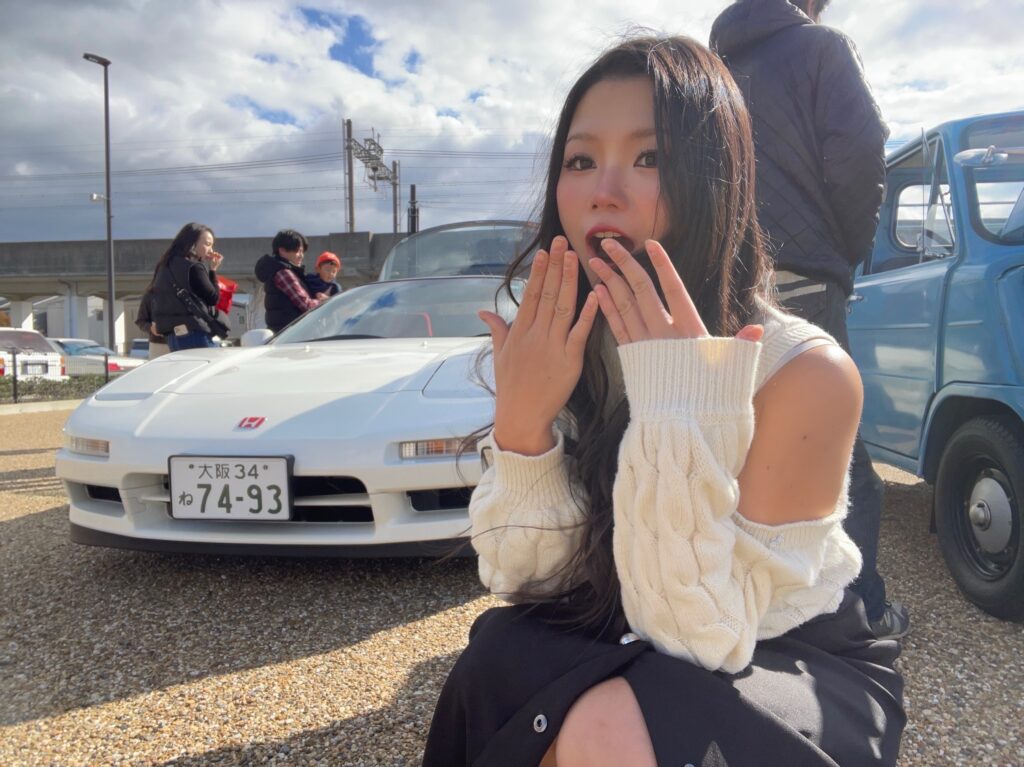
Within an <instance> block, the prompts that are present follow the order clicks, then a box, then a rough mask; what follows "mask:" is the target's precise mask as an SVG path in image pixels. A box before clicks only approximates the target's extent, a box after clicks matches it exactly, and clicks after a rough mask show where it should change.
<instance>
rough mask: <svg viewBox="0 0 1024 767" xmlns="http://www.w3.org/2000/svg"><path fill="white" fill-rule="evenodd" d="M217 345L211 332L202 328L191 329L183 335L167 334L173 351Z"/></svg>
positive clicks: (168, 343) (168, 344) (168, 342)
mask: <svg viewBox="0 0 1024 767" xmlns="http://www.w3.org/2000/svg"><path fill="white" fill-rule="evenodd" d="M216 345H217V344H215V343H214V342H213V339H212V338H210V334H209V333H204V332H203V331H201V330H190V331H189V332H187V333H186V334H185V335H183V336H176V335H174V333H168V334H167V346H168V347H169V348H170V350H171V351H172V352H180V351H181V350H182V349H205V348H207V347H211V346H216Z"/></svg>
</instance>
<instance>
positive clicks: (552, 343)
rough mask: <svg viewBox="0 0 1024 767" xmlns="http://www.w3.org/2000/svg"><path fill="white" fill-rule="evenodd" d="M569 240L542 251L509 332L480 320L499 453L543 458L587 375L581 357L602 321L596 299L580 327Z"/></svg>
mask: <svg viewBox="0 0 1024 767" xmlns="http://www.w3.org/2000/svg"><path fill="white" fill-rule="evenodd" d="M568 248H569V243H568V241H567V240H566V239H565V237H561V236H560V237H556V238H555V239H554V241H553V242H552V243H551V252H550V253H548V252H547V251H544V250H539V251H537V255H536V257H535V258H534V260H533V266H532V267H531V269H530V278H529V280H528V281H527V283H526V292H525V295H524V296H523V302H522V304H520V306H519V311H518V312H517V314H516V319H515V322H514V323H513V324H512V326H511V328H510V327H509V326H508V325H507V324H506V323H505V321H504V320H503V319H502V318H501V317H499V316H498V315H497V314H494V313H493V312H486V311H481V312H480V313H479V316H480V319H481V320H483V321H484V322H485V323H486V324H487V326H488V327H489V328H490V329H491V338H492V340H493V343H494V377H495V385H496V404H495V413H494V439H495V441H496V442H497V443H498V446H499V447H500V448H501V449H502V450H510V451H512V452H515V453H522V454H523V455H540V454H541V453H544V452H547V451H548V450H550V449H551V448H552V447H553V446H554V441H553V437H552V435H551V425H552V424H553V423H554V421H555V418H556V417H557V416H558V413H559V411H561V409H562V408H563V407H565V403H566V402H568V400H569V395H570V394H572V390H573V389H574V388H575V387H576V382H577V381H579V378H580V373H581V372H582V370H583V350H584V347H585V346H586V342H587V336H588V335H590V331H591V329H592V328H593V326H594V319H595V318H596V316H597V308H598V304H597V297H596V296H595V295H594V294H593V293H592V294H590V295H589V296H587V300H586V303H585V304H584V305H583V310H582V312H581V313H580V317H579V319H578V320H577V321H576V323H575V324H573V316H574V314H575V311H576V282H577V279H578V275H579V261H578V259H577V257H576V254H575V253H574V252H572V251H571V250H569V249H568Z"/></svg>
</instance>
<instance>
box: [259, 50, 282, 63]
mask: <svg viewBox="0 0 1024 767" xmlns="http://www.w3.org/2000/svg"><path fill="white" fill-rule="evenodd" d="M256 60H257V61H263V62H266V63H267V64H276V63H277V62H278V61H280V59H278V58H277V56H276V55H275V54H273V53H257V54H256Z"/></svg>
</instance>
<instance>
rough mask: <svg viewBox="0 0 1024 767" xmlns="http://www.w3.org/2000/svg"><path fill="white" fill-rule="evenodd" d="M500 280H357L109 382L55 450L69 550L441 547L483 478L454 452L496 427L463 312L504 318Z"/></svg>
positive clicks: (472, 330)
mask: <svg viewBox="0 0 1024 767" xmlns="http://www.w3.org/2000/svg"><path fill="white" fill-rule="evenodd" d="M500 283H501V280H500V279H499V278H496V277H485V276H477V277H439V278H428V279H410V280H395V281H391V282H378V283H373V284H370V285H364V286H361V287H358V288H354V289H351V290H349V291H346V292H345V293H343V294H341V295H339V296H337V297H335V298H333V299H331V300H330V301H328V302H326V303H324V304H323V305H322V306H320V307H319V308H317V309H314V310H313V311H311V312H309V313H308V314H306V315H304V316H303V317H300V318H299V319H298V320H296V321H295V322H294V323H292V324H291V325H290V326H289V327H287V328H285V329H284V330H283V331H281V333H280V334H278V336H276V337H275V338H273V339H272V340H270V341H269V342H268V343H266V344H265V345H259V346H252V347H247V348H242V349H201V350H200V349H196V350H189V351H182V352H177V353H175V354H169V355H166V356H164V357H160V358H158V359H156V360H153V361H151V362H148V363H146V364H145V365H143V366H141V367H139V368H137V369H136V370H133V371H131V372H129V373H126V374H124V375H123V376H121V377H120V378H118V379H116V380H114V381H112V382H111V383H110V384H108V385H107V386H105V387H103V388H102V389H100V390H99V391H98V392H96V394H95V395H93V396H92V397H90V398H89V399H88V400H86V401H85V402H83V403H82V404H81V405H80V406H79V407H78V409H77V410H75V411H74V413H72V415H71V417H70V418H69V419H68V421H67V424H66V426H65V437H66V439H65V447H64V448H63V449H61V450H60V451H59V452H58V454H57V476H58V477H59V478H60V479H61V480H62V481H63V483H64V487H65V489H66V491H67V494H68V498H69V502H70V522H71V539H72V540H73V541H76V542H78V543H85V544H92V545H101V546H113V547H120V548H133V549H147V550H157V551H177V552H212V553H224V554H231V553H267V554H291V555H323V556H331V555H341V556H364V555H365V556H396V555H407V554H423V553H425V554H443V553H447V552H449V551H451V550H452V548H453V546H455V545H457V542H459V541H460V540H462V539H464V538H465V536H466V535H467V532H468V527H469V521H468V516H467V511H466V506H467V502H468V499H469V494H470V492H471V490H472V488H473V486H474V485H475V484H476V482H477V481H478V480H479V477H480V462H479V459H478V457H477V455H476V453H475V451H473V450H469V451H468V452H465V453H464V454H463V455H461V456H458V455H457V454H458V452H459V448H460V446H461V444H462V441H463V438H465V437H466V436H467V435H470V434H472V433H473V432H474V431H475V430H477V429H479V428H481V427H483V426H486V425H487V424H488V423H490V421H491V419H492V416H493V399H492V397H491V396H490V394H489V393H488V392H487V390H486V389H484V388H483V387H481V386H480V385H479V383H478V380H479V379H478V376H477V375H476V374H475V370H476V361H477V356H478V352H479V351H480V349H481V347H482V346H484V345H485V344H489V342H490V341H489V339H488V338H486V335H487V333H486V331H487V327H486V326H485V325H484V324H483V323H482V322H481V321H480V320H479V318H478V317H477V316H476V312H477V311H478V310H479V309H481V308H490V309H492V310H496V311H497V312H498V313H500V314H501V315H502V316H504V317H506V319H509V320H510V319H511V318H512V316H513V315H514V312H515V304H514V303H513V302H512V301H510V300H509V299H508V298H507V296H506V295H505V294H504V292H503V291H502V293H501V294H500V295H498V288H499V286H500ZM515 289H516V290H521V289H522V285H521V283H516V284H515ZM496 296H497V298H496ZM252 332H254V333H257V332H265V333H266V332H269V331H252ZM484 375H485V376H489V375H490V374H489V373H486V372H485V373H484Z"/></svg>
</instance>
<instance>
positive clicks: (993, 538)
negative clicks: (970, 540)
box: [967, 476, 1013, 554]
mask: <svg viewBox="0 0 1024 767" xmlns="http://www.w3.org/2000/svg"><path fill="white" fill-rule="evenodd" d="M967 508H968V512H967V513H968V518H969V519H970V522H971V525H970V529H971V532H972V533H973V535H974V539H975V540H976V541H977V543H978V546H979V547H980V548H981V550H982V551H984V552H986V553H988V554H998V553H1000V552H1001V551H1003V550H1004V549H1006V547H1007V546H1008V545H1009V544H1010V536H1011V535H1012V533H1013V507H1012V505H1011V503H1010V498H1009V496H1008V495H1007V493H1006V490H1004V489H1003V486H1002V485H1001V484H1000V483H999V482H998V481H997V480H995V479H994V478H992V477H991V476H981V477H979V478H978V481H977V482H976V483H975V484H974V488H973V489H972V490H971V499H970V501H969V502H968V504H967Z"/></svg>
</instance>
